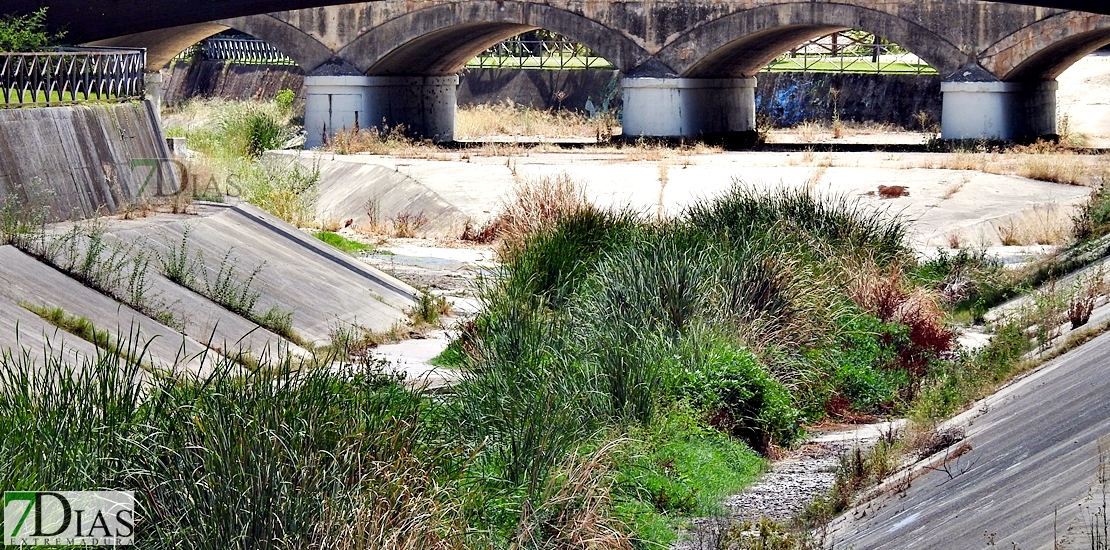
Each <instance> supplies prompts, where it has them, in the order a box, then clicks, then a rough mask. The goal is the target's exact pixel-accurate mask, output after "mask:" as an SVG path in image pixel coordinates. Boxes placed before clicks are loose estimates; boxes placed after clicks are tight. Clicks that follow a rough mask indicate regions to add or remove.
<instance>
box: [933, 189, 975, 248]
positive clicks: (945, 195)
mask: <svg viewBox="0 0 1110 550" xmlns="http://www.w3.org/2000/svg"><path fill="white" fill-rule="evenodd" d="M969 180H970V178H967V179H961V180H960V181H958V182H956V183H953V184H951V185H949V186H948V187H945V188H944V192H943V193H941V195H940V198H942V199H950V198H952V197H954V196H956V193H959V192H960V190H961V189H963V188H964V186H965V185H967V182H968V181H969ZM953 248H959V247H953Z"/></svg>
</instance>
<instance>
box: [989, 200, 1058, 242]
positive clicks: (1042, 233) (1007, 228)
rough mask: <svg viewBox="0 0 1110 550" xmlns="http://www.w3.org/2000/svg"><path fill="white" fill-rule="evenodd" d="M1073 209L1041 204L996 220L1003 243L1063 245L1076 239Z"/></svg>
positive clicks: (996, 228) (999, 237)
mask: <svg viewBox="0 0 1110 550" xmlns="http://www.w3.org/2000/svg"><path fill="white" fill-rule="evenodd" d="M1072 227H1073V221H1072V212H1071V210H1070V209H1068V208H1065V207H1062V206H1060V205H1057V204H1048V205H1043V206H1041V205H1038V206H1034V207H1033V209H1032V210H1026V211H1024V212H1022V213H1020V214H1016V215H1014V216H1011V217H1009V218H1006V219H1004V220H1000V221H997V222H994V229H995V231H996V232H997V233H998V239H999V241H1000V242H1001V243H1002V245H1003V246H1030V245H1035V244H1040V245H1062V244H1067V243H1068V242H1070V241H1071V239H1072Z"/></svg>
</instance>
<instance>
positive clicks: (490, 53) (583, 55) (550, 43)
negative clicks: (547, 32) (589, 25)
mask: <svg viewBox="0 0 1110 550" xmlns="http://www.w3.org/2000/svg"><path fill="white" fill-rule="evenodd" d="M466 66H467V67H470V68H474V69H612V68H613V64H612V63H610V62H609V61H608V60H606V59H605V58H603V57H600V56H598V55H597V54H596V53H594V52H593V50H590V48H588V47H586V46H584V45H582V44H579V43H577V42H575V41H573V40H570V39H567V38H565V37H559V38H552V39H545V40H529V39H522V38H520V37H513V38H510V39H508V40H505V41H503V42H498V43H497V44H496V45H494V46H493V47H492V48H489V49H488V50H486V51H484V52H482V53H480V54H478V57H475V58H474V59H472V60H470V62H468V63H467V64H466Z"/></svg>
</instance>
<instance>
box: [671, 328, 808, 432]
mask: <svg viewBox="0 0 1110 550" xmlns="http://www.w3.org/2000/svg"><path fill="white" fill-rule="evenodd" d="M677 361H679V363H678V364H676V365H675V367H674V368H675V371H674V376H675V382H674V384H675V391H676V392H677V393H678V395H680V396H682V397H685V398H689V399H690V400H691V401H692V402H693V403H694V404H695V405H696V406H697V407H698V408H700V409H702V410H705V411H707V413H708V414H709V421H710V423H711V424H713V425H714V426H715V427H717V428H719V429H721V430H722V431H724V432H726V433H729V434H732V435H733V436H735V437H739V438H742V439H744V440H745V441H748V442H749V443H751V445H752V447H753V448H755V449H756V450H760V451H766V450H767V449H769V448H770V446H771V445H772V444H774V445H782V446H788V445H790V444H791V443H793V442H794V441H795V440H796V439H797V438H798V437H799V436H800V435H801V434H802V431H801V425H800V421H801V416H800V414H799V412H798V410H797V409H795V408H794V406H793V403H792V399H791V396H790V391H789V390H787V388H786V387H785V386H784V385H783V384H782V383H781V382H779V381H778V380H776V379H775V378H774V377H773V376H771V374H770V373H768V372H767V370H766V369H765V368H763V366H761V365H760V364H759V360H758V359H757V358H756V357H755V355H753V354H752V353H751V352H750V351H747V350H744V349H730V348H728V347H727V346H722V345H719V344H717V345H713V346H712V347H710V348H709V349H706V350H704V351H702V350H696V349H695V350H694V353H692V354H691V355H689V356H686V357H681V358H680V359H677Z"/></svg>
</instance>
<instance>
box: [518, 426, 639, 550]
mask: <svg viewBox="0 0 1110 550" xmlns="http://www.w3.org/2000/svg"><path fill="white" fill-rule="evenodd" d="M623 443H624V442H623V441H621V440H617V441H612V442H609V443H607V444H606V445H605V446H603V447H602V448H601V449H598V450H597V451H596V452H594V453H593V454H591V455H589V456H579V455H578V454H577V453H571V455H570V458H569V459H567V460H566V461H564V462H563V464H561V465H560V466H559V468H557V469H556V471H555V475H553V476H552V477H551V479H550V480H548V482H547V483H546V484H545V486H544V487H543V489H542V492H541V493H540V499H539V503H538V504H536V506H535V508H534V509H533V508H526V509H525V510H524V511H523V513H522V514H521V516H520V523H519V524H518V526H517V532H516V536H515V539H516V540H515V541H514V543H515V544H514V547H515V548H536V549H551V550H554V549H560V550H632V548H633V546H632V541H631V540H630V539H629V537H628V535H627V534H626V533H627V532H628V531H629V529H628V526H627V525H625V524H624V523H623V522H621V521H620V520H619V519H617V518H616V517H615V515H614V514H613V497H612V488H613V484H614V480H615V478H616V473H615V470H614V469H613V467H612V463H613V461H614V458H613V455H614V454H615V453H616V449H617V447H618V446H620V445H622V444H623Z"/></svg>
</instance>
